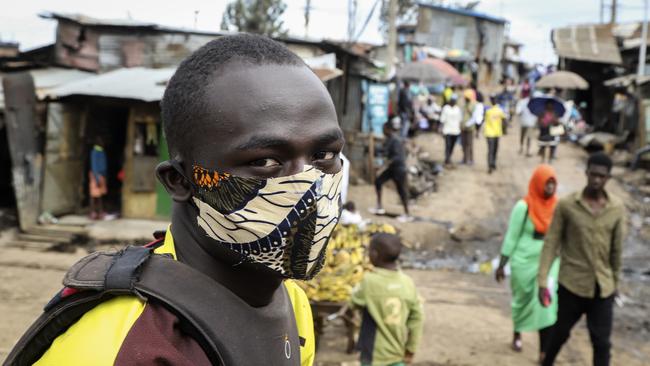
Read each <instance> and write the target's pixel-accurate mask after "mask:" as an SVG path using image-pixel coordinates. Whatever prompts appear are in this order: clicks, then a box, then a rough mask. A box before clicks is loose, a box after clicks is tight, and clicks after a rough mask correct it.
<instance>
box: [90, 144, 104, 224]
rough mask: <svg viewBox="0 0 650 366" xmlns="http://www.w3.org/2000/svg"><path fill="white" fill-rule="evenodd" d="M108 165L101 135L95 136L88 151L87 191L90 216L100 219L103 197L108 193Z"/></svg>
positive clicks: (101, 216)
mask: <svg viewBox="0 0 650 366" xmlns="http://www.w3.org/2000/svg"><path fill="white" fill-rule="evenodd" d="M107 174H108V165H107V162H106V152H105V151H104V143H103V141H102V139H101V137H97V138H96V141H95V145H93V149H92V150H91V151H90V172H88V193H89V194H90V218H91V219H93V220H101V219H102V218H103V217H104V202H103V197H104V196H105V195H106V194H107V193H108V186H107V182H106V176H107Z"/></svg>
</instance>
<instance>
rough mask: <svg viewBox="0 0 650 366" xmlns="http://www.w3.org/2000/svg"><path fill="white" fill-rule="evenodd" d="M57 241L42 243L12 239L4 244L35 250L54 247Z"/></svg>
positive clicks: (46, 249) (10, 246)
mask: <svg viewBox="0 0 650 366" xmlns="http://www.w3.org/2000/svg"><path fill="white" fill-rule="evenodd" d="M56 245H57V243H44V242H42V241H25V240H12V241H8V242H7V244H5V246H7V247H9V248H18V249H28V250H37V251H43V252H45V251H48V250H51V249H52V248H54V247H55V246H56Z"/></svg>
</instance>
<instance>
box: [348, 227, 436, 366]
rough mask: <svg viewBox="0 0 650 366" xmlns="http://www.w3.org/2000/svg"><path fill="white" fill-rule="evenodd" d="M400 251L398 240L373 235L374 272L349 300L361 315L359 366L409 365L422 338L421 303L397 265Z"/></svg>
mask: <svg viewBox="0 0 650 366" xmlns="http://www.w3.org/2000/svg"><path fill="white" fill-rule="evenodd" d="M401 247H402V243H401V242H400V239H399V237H398V236H396V235H392V234H385V233H379V234H375V235H374V236H373V237H372V240H371V241H370V251H369V256H370V262H371V263H372V264H373V266H374V268H373V270H372V271H371V272H366V273H365V274H364V276H363V280H362V281H361V283H360V284H359V286H358V287H357V288H356V289H355V290H354V292H353V293H352V296H351V298H350V303H351V305H352V307H356V308H359V309H362V311H363V316H362V320H361V329H360V331H359V342H358V345H357V347H358V348H359V350H360V351H361V365H363V366H370V365H376V366H388V365H390V366H403V365H405V364H410V363H411V362H412V360H413V355H414V354H415V351H416V350H417V348H418V344H419V343H420V339H421V337H422V328H423V323H424V312H423V310H422V303H421V302H420V299H419V296H418V293H417V289H416V288H415V285H414V284H413V280H412V279H411V278H410V277H408V276H407V275H406V274H404V273H403V272H402V271H401V270H400V269H399V266H398V264H397V261H398V259H399V255H400V252H401Z"/></svg>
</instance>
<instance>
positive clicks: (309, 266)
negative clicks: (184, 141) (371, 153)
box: [172, 161, 342, 279]
mask: <svg viewBox="0 0 650 366" xmlns="http://www.w3.org/2000/svg"><path fill="white" fill-rule="evenodd" d="M172 165H173V166H174V167H175V168H176V170H178V171H179V172H181V174H182V172H183V170H182V169H181V168H180V165H179V164H178V162H176V161H173V162H172ZM341 178H342V173H341V172H339V173H336V174H326V173H323V172H321V171H320V170H318V169H316V168H314V167H313V166H308V165H307V166H305V168H304V170H303V171H302V172H301V173H298V174H295V175H291V176H287V177H279V178H269V179H257V178H244V177H237V176H233V175H230V174H227V173H219V172H215V171H210V170H207V169H204V168H202V167H200V166H198V165H194V166H193V171H192V177H191V179H189V178H187V179H188V180H189V181H190V182H191V183H192V186H193V187H194V192H193V197H192V201H193V202H194V204H195V205H196V207H197V208H198V215H197V224H198V225H199V227H201V229H203V231H204V232H205V234H206V235H207V236H208V237H210V238H211V239H212V240H214V241H215V242H216V243H218V244H219V245H223V246H225V247H227V248H229V249H231V250H233V251H235V252H237V253H239V254H240V255H241V257H242V262H255V263H260V264H263V265H265V266H266V267H268V268H270V269H272V270H274V271H276V272H278V273H279V274H281V275H282V276H284V277H286V278H294V279H311V278H312V277H314V276H315V275H316V274H317V273H318V272H319V271H320V269H321V268H322V266H323V262H324V260H325V248H326V247H327V243H328V241H329V237H330V235H331V233H332V230H334V227H336V224H337V223H338V219H339V214H340V211H341V210H340V206H341V204H340V192H341Z"/></svg>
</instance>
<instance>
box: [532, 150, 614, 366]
mask: <svg viewBox="0 0 650 366" xmlns="http://www.w3.org/2000/svg"><path fill="white" fill-rule="evenodd" d="M611 169H612V160H611V159H610V158H609V157H608V156H607V155H605V154H603V153H596V154H594V155H592V156H590V157H589V160H588V161H587V186H586V187H585V188H584V189H583V190H582V191H580V192H576V193H573V194H571V195H569V196H568V197H565V198H564V199H562V200H560V202H559V203H558V205H557V208H556V209H555V214H554V216H553V220H552V223H551V227H550V228H549V231H548V233H547V234H546V238H545V240H544V248H543V249H542V255H541V257H540V265H539V274H538V285H539V297H540V301H541V302H542V304H543V305H544V306H548V304H549V302H550V295H549V293H551V292H552V290H551V289H548V288H546V286H547V285H546V284H547V276H548V273H549V269H550V267H551V264H552V262H553V260H554V258H555V257H556V256H557V255H558V254H559V256H560V275H559V279H558V282H559V290H558V316H557V322H556V323H555V326H554V328H553V330H552V336H551V339H550V341H549V342H548V345H547V347H546V353H545V357H544V361H543V365H553V362H554V361H555V358H556V356H557V354H558V353H559V351H560V348H562V345H563V344H564V343H565V342H566V341H567V339H568V338H569V335H570V333H571V328H573V326H574V325H575V324H576V322H577V321H578V320H579V319H580V317H581V316H582V314H586V315H587V328H588V329H589V337H590V338H591V344H592V346H593V364H594V365H596V366H604V365H609V361H610V348H611V343H610V340H609V339H610V335H611V333H612V319H613V302H614V297H615V296H616V294H617V287H618V281H619V276H620V270H621V252H622V246H623V239H624V237H625V234H624V233H625V229H626V226H625V207H624V206H623V204H622V203H621V202H620V201H618V200H617V199H616V198H615V197H613V196H612V195H610V194H609V193H608V192H607V191H606V190H605V184H606V183H607V181H608V180H609V178H610V172H611Z"/></svg>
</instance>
